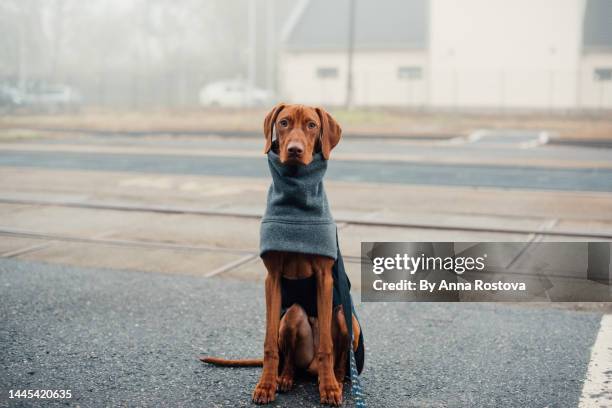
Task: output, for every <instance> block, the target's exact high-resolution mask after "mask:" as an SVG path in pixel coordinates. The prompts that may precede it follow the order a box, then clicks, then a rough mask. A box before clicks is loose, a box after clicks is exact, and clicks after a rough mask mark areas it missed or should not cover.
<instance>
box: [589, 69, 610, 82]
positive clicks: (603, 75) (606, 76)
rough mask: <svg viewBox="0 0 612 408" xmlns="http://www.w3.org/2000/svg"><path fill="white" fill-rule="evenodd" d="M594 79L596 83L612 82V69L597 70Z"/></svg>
mask: <svg viewBox="0 0 612 408" xmlns="http://www.w3.org/2000/svg"><path fill="white" fill-rule="evenodd" d="M593 79H595V80H596V81H612V68H595V71H594V72H593Z"/></svg>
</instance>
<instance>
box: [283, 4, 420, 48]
mask: <svg viewBox="0 0 612 408" xmlns="http://www.w3.org/2000/svg"><path fill="white" fill-rule="evenodd" d="M349 1H350V0H327V1H326V0H310V1H309V2H308V4H307V5H306V6H305V7H304V8H303V10H301V12H302V13H301V16H299V18H298V20H297V21H296V22H295V25H294V26H293V27H292V29H291V30H290V31H289V32H288V34H287V38H286V39H285V47H286V48H287V49H290V50H291V49H293V50H337V49H346V47H347V45H348V31H349V26H348V24H349V22H348V20H349V19H348V13H349ZM354 2H355V7H356V8H355V49H415V48H416V49H425V48H427V37H428V30H429V28H428V24H429V17H428V12H429V10H428V1H427V0H354Z"/></svg>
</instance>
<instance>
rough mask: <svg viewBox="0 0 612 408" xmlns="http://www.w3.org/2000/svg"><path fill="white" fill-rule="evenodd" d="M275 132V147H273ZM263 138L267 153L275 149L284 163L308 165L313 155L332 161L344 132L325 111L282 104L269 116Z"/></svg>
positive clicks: (273, 109) (265, 123)
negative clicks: (332, 152) (318, 153)
mask: <svg viewBox="0 0 612 408" xmlns="http://www.w3.org/2000/svg"><path fill="white" fill-rule="evenodd" d="M274 129H276V143H274V146H273V140H272V138H273V133H274ZM264 134H265V137H266V147H265V149H264V153H268V152H269V151H270V149H271V148H273V147H274V148H275V149H278V155H279V156H280V161H281V163H283V164H302V165H308V164H310V162H311V161H312V155H313V153H315V152H316V151H319V150H320V151H321V153H322V154H323V157H324V158H325V160H329V156H330V153H331V151H332V149H333V148H334V147H336V145H337V144H338V142H339V141H340V137H341V136H342V129H341V128H340V126H339V125H338V123H337V122H336V121H335V119H334V118H332V116H331V115H330V114H329V113H327V112H326V111H325V109H323V108H313V107H310V106H304V105H286V104H282V103H281V104H278V105H276V106H275V107H274V108H272V110H271V111H270V112H269V113H268V114H267V115H266V119H265V120H264Z"/></svg>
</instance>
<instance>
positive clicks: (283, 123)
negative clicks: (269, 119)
mask: <svg viewBox="0 0 612 408" xmlns="http://www.w3.org/2000/svg"><path fill="white" fill-rule="evenodd" d="M278 124H279V125H281V126H282V127H287V126H288V125H289V121H288V120H287V119H283V120H281V121H280V122H278Z"/></svg>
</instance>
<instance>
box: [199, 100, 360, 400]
mask: <svg viewBox="0 0 612 408" xmlns="http://www.w3.org/2000/svg"><path fill="white" fill-rule="evenodd" d="M274 128H276V133H277V140H276V142H274V143H273V130H274ZM264 133H265V137H266V145H265V149H264V151H265V153H267V152H268V151H269V150H270V149H272V148H274V149H278V152H277V153H278V156H279V158H280V162H281V163H282V164H283V165H308V164H309V163H310V162H311V161H312V160H313V154H314V153H315V152H318V151H320V152H321V154H322V155H323V157H324V158H325V159H326V160H328V159H329V157H330V153H331V150H332V149H333V148H334V147H335V146H336V145H337V144H338V142H339V141H340V137H341V134H342V130H341V129H340V126H339V125H338V124H337V123H336V121H335V120H334V119H333V118H332V117H331V115H330V114H329V113H327V112H326V111H325V110H324V109H321V108H312V107H306V106H302V105H284V104H279V105H277V106H275V107H274V108H273V109H272V111H270V113H268V115H267V116H266V118H265V121H264ZM262 259H263V262H264V264H265V266H266V269H267V270H268V274H267V277H266V282H265V293H266V334H265V341H264V358H263V361H261V360H223V359H217V358H210V357H208V358H203V359H202V361H205V362H208V363H213V364H217V365H225V366H229V365H232V366H254V365H260V364H262V365H263V371H262V374H261V378H260V379H259V382H258V383H257V386H256V387H255V390H254V391H253V401H254V402H256V403H258V404H266V403H269V402H271V401H274V399H275V397H276V391H277V389H278V390H279V391H287V390H289V389H290V388H291V387H292V386H293V380H294V374H295V372H296V370H297V369H301V370H304V371H306V372H308V373H310V374H312V375H318V378H319V393H320V397H321V403H323V404H330V405H340V404H341V403H342V384H343V382H344V378H345V375H346V367H347V359H348V354H349V350H348V347H349V344H351V343H350V341H349V338H348V336H349V334H348V333H349V332H348V329H347V325H346V320H345V317H344V313H343V310H342V307H341V306H338V307H336V308H334V307H333V304H332V297H333V296H332V295H333V276H332V266H333V265H334V259H332V258H328V257H326V256H319V255H309V254H302V253H297V252H277V251H270V252H266V253H264V254H263V255H262ZM313 276H314V278H315V280H316V301H315V302H316V310H317V316H316V317H312V316H310V317H309V316H308V314H307V313H306V312H305V310H304V308H303V307H302V306H300V305H299V304H297V303H296V304H293V305H292V306H290V307H289V308H287V309H286V311H285V313H284V315H283V316H282V319H281V280H282V279H283V278H284V279H285V280H298V279H306V278H311V277H313ZM352 324H353V328H352V329H353V333H354V339H355V340H354V341H353V342H352V346H353V348H354V350H357V347H358V341H357V339H359V333H360V327H359V323H358V321H357V319H356V318H355V316H354V315H353V319H352Z"/></svg>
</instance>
